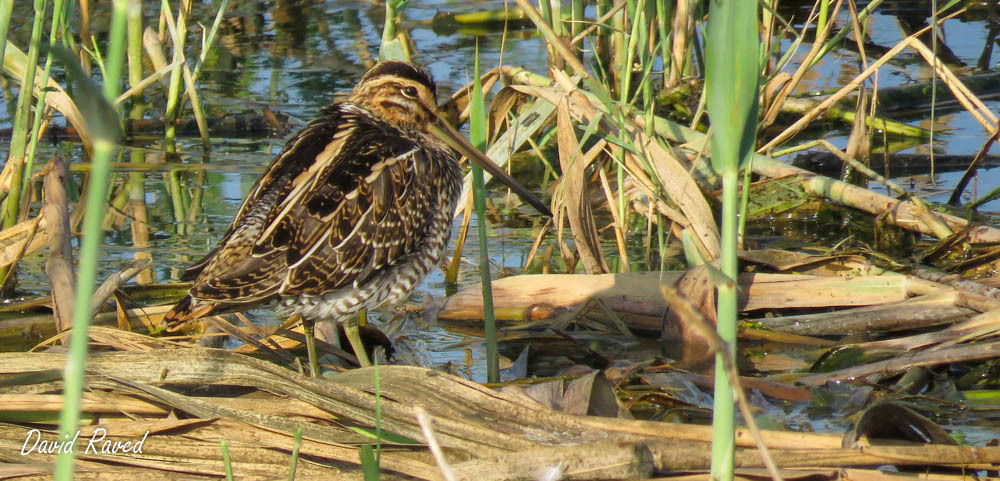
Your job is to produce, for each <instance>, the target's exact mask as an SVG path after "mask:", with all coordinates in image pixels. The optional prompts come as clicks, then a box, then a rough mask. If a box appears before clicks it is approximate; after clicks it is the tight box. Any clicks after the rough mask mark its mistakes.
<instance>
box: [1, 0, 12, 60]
mask: <svg viewBox="0 0 1000 481" xmlns="http://www.w3.org/2000/svg"><path fill="white" fill-rule="evenodd" d="M13 13H14V0H0V65H3V55H4V52H6V51H7V31H8V30H10V16H11V15H12V14H13Z"/></svg>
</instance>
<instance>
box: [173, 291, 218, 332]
mask: <svg viewBox="0 0 1000 481" xmlns="http://www.w3.org/2000/svg"><path fill="white" fill-rule="evenodd" d="M215 307H216V306H215V304H212V303H201V302H197V301H195V299H194V298H193V297H191V295H190V294H188V295H186V296H184V298H183V299H181V300H180V301H178V302H177V304H175V305H174V307H172V308H170V311H168V312H167V313H166V314H164V316H163V322H165V323H167V332H175V331H177V330H180V328H182V327H184V324H186V323H187V322H188V321H191V320H194V319H199V318H202V317H205V316H207V315H209V314H212V312H213V311H214V310H215Z"/></svg>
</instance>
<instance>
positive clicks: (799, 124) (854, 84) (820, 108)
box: [518, 0, 992, 153]
mask: <svg viewBox="0 0 1000 481" xmlns="http://www.w3.org/2000/svg"><path fill="white" fill-rule="evenodd" d="M518 1H519V2H520V1H523V0H518ZM963 12H965V9H964V8H962V9H959V10H958V11H956V12H954V13H952V14H951V15H948V16H945V17H942V18H941V19H940V20H938V23H939V24H940V23H942V22H944V21H945V20H948V19H950V18H953V17H955V16H956V15H958V14H960V13H963ZM930 28H931V27H930V26H927V27H924V28H922V29H920V30H919V31H917V32H915V33H914V34H913V35H910V36H909V37H906V38H904V39H903V40H901V41H900V42H899V43H897V44H896V45H895V46H893V47H892V48H891V49H889V51H888V52H886V53H885V55H882V56H881V57H879V59H878V60H876V61H875V62H873V63H872V64H871V65H870V66H868V68H866V69H865V70H864V72H861V73H860V74H859V75H858V76H856V77H854V78H853V79H851V81H850V82H847V84H845V85H844V86H843V87H841V89H840V90H838V91H837V92H835V93H834V94H833V95H831V96H829V97H827V98H826V99H825V100H823V101H822V102H820V104H819V105H817V106H816V108H814V109H813V110H811V111H810V112H809V113H807V114H806V115H804V116H802V117H801V118H800V119H799V120H796V121H795V123H793V124H792V125H790V126H788V128H786V129H785V130H784V131H782V132H781V133H780V134H778V135H777V136H776V137H774V138H773V139H771V140H770V141H769V142H768V143H767V144H765V145H764V146H763V147H761V148H759V149H757V152H758V153H764V152H769V151H771V150H772V149H774V148H775V147H776V146H778V145H780V144H782V143H784V142H785V141H786V140H788V139H790V138H791V137H792V136H794V135H795V134H797V133H799V132H800V131H801V130H802V129H804V128H806V126H808V125H809V124H810V123H811V122H812V121H813V120H815V119H816V118H817V117H819V116H820V115H822V113H823V112H825V111H826V110H827V109H828V108H830V107H831V106H833V105H834V104H835V103H837V102H839V101H840V100H842V99H843V98H844V97H846V96H847V95H848V94H850V93H851V92H853V91H854V90H855V89H856V88H858V86H859V85H861V83H862V82H864V81H865V80H866V79H868V77H870V76H872V75H873V74H875V73H876V72H877V71H878V70H879V69H880V68H882V66H883V65H885V64H886V63H887V62H889V60H892V59H893V58H894V57H895V56H896V55H899V53H900V52H902V51H903V50H904V49H905V48H906V47H908V46H911V45H914V43H913V42H914V41H915V40H916V39H917V37H919V36H920V35H923V34H924V33H925V32H927V30H929V29H930ZM991 132H992V130H991Z"/></svg>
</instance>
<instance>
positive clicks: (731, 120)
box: [705, 2, 760, 481]
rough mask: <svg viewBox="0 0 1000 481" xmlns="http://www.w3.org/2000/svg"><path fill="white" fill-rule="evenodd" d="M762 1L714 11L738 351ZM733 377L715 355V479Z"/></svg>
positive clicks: (720, 149) (720, 161) (727, 249)
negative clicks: (745, 186) (743, 223)
mask: <svg viewBox="0 0 1000 481" xmlns="http://www.w3.org/2000/svg"><path fill="white" fill-rule="evenodd" d="M758 42H759V39H758V36H757V2H713V3H712V6H711V11H710V12H709V24H708V54H707V55H706V57H707V58H706V69H707V70H706V74H705V77H706V78H705V84H706V89H707V101H708V111H709V113H710V117H711V120H712V131H713V133H712V139H711V142H712V166H713V167H714V168H715V169H716V171H718V172H719V173H720V174H721V177H722V234H721V235H722V239H721V246H722V258H721V263H722V273H723V274H724V275H725V277H726V280H725V281H724V282H722V283H721V284H720V285H718V293H719V300H718V327H717V329H718V332H719V337H721V338H722V340H723V341H725V343H726V346H725V348H726V349H728V350H729V351H730V353H732V354H733V355H734V356H735V354H736V327H737V318H736V312H737V311H736V306H737V282H736V279H737V276H738V274H739V272H738V267H739V266H738V262H737V258H736V239H737V231H738V224H737V216H736V214H737V209H738V208H739V194H738V192H737V187H738V183H739V173H740V169H741V168H742V167H744V166H745V165H746V159H748V158H749V157H750V154H751V153H752V149H753V143H754V135H755V132H756V120H757V86H758V81H759V71H760V70H759V66H758V59H759V47H758ZM731 386H732V383H731V381H730V379H729V376H728V374H727V372H726V368H725V364H724V362H723V356H722V354H721V353H719V354H716V357H715V404H714V410H713V413H712V416H713V417H712V470H711V476H712V479H715V480H721V481H728V480H732V479H733V468H734V463H733V461H734V459H733V458H734V452H735V436H734V435H735V419H734V414H735V409H734V405H733V389H732V387H731Z"/></svg>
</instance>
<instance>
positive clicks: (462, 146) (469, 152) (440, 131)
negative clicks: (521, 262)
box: [430, 121, 552, 217]
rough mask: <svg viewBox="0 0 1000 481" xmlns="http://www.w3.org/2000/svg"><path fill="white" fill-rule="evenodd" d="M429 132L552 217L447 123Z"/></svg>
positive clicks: (527, 191)
mask: <svg viewBox="0 0 1000 481" xmlns="http://www.w3.org/2000/svg"><path fill="white" fill-rule="evenodd" d="M430 130H431V133H433V134H434V135H436V136H437V137H438V138H440V139H441V140H443V141H445V142H446V143H447V144H448V145H449V146H451V148H453V149H455V151H456V152H458V153H459V154H461V155H464V156H466V157H467V158H468V159H469V160H471V161H472V162H475V163H476V165H478V166H480V167H482V168H483V170H485V171H486V172H489V173H490V175H492V176H493V177H496V178H497V179H500V181H501V182H503V183H504V184H507V187H510V189H511V190H513V191H514V193H515V194H517V196H518V197H520V198H521V199H523V200H524V201H525V202H527V203H529V204H531V205H532V207H534V208H535V209H537V210H538V212H541V213H542V214H545V215H547V216H549V217H552V212H551V211H549V208H548V206H546V205H545V204H544V203H543V202H542V201H541V199H539V198H538V197H536V196H535V194H533V193H532V192H531V191H530V190H528V188H527V187H525V186H523V185H521V184H520V183H518V182H517V181H516V180H514V178H513V177H511V176H510V175H508V174H507V172H504V170H503V169H501V168H500V166H498V165H497V164H495V163H493V161H492V160H490V159H489V157H486V156H485V155H483V153H482V152H480V151H479V149H477V148H475V147H473V146H472V144H470V143H469V141H468V140H465V137H462V134H460V133H458V131H456V130H455V128H454V127H452V126H451V125H448V123H447V122H445V121H439V122H436V124H435V125H432V126H431V129H430Z"/></svg>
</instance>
